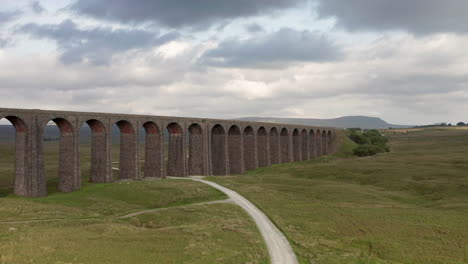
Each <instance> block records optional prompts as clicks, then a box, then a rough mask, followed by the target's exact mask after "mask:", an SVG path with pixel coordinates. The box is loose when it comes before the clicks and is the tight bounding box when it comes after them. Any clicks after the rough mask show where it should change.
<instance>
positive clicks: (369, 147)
mask: <svg viewBox="0 0 468 264" xmlns="http://www.w3.org/2000/svg"><path fill="white" fill-rule="evenodd" d="M349 138H350V139H351V140H352V141H354V142H356V144H358V146H357V147H356V148H355V149H354V150H353V153H354V155H356V156H359V157H366V156H373V155H376V154H378V153H383V152H389V151H390V147H389V146H388V145H387V143H388V138H387V137H386V136H385V135H382V134H381V133H380V132H379V131H378V130H376V129H372V130H365V131H364V132H362V131H360V130H350V132H349Z"/></svg>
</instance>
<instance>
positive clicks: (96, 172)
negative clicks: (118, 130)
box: [80, 119, 112, 183]
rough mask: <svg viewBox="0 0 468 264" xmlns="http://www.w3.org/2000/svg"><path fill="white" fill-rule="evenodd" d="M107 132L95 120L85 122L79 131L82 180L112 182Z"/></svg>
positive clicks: (100, 123)
mask: <svg viewBox="0 0 468 264" xmlns="http://www.w3.org/2000/svg"><path fill="white" fill-rule="evenodd" d="M108 144H109V143H108V142H107V131H106V127H105V126H104V124H103V123H102V122H101V121H99V120H96V119H90V120H87V121H86V122H85V123H84V124H83V125H82V127H81V129H80V161H81V175H82V178H85V179H89V181H90V182H94V183H106V182H112V174H111V172H110V171H109V169H110V168H109V164H108V162H109V159H110V157H109V152H108V151H109V150H108Z"/></svg>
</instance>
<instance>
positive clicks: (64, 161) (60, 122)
mask: <svg viewBox="0 0 468 264" xmlns="http://www.w3.org/2000/svg"><path fill="white" fill-rule="evenodd" d="M50 121H52V122H53V123H55V124H56V125H57V127H58V129H59V131H60V143H59V161H58V184H57V189H58V190H59V191H60V192H73V191H76V190H78V189H80V188H81V176H80V168H79V161H78V159H79V158H78V137H77V135H76V133H75V129H74V127H73V125H72V123H71V122H70V121H68V120H67V119H65V118H62V117H56V118H52V119H51V120H50ZM50 121H48V122H46V123H45V127H43V129H46V128H47V124H48V123H50ZM41 143H42V141H41ZM39 151H40V152H41V156H42V157H44V154H43V153H44V149H43V145H42V144H41V147H40V148H39ZM40 163H41V164H40V165H39V167H40V168H41V172H40V173H41V174H43V175H44V176H41V177H43V178H44V179H47V175H46V173H45V164H44V159H41V160H40Z"/></svg>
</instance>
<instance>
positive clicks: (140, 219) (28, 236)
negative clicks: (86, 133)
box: [0, 142, 268, 264]
mask: <svg viewBox="0 0 468 264" xmlns="http://www.w3.org/2000/svg"><path fill="white" fill-rule="evenodd" d="M113 149H118V148H116V147H114V148H113ZM81 152H82V155H81V165H82V174H83V188H82V189H81V190H79V191H77V192H73V193H60V192H58V191H57V190H56V184H57V165H58V164H57V160H58V145H57V142H46V143H45V157H46V159H45V160H46V175H47V189H48V193H49V196H48V197H43V198H24V197H17V196H14V195H13V194H12V191H13V190H12V186H11V185H12V184H13V170H14V165H13V161H14V149H13V145H12V144H7V143H3V144H0V153H1V154H2V155H1V156H0V175H1V176H0V263H1V264H12V263H15V264H16V263H20V264H22V263H44V264H46V263H47V264H49V263H99V264H101V263H112V264H114V263H162V264H167V263H177V264H178V263H200V264H206V263H233V264H237V263H268V254H267V250H266V247H265V245H264V242H263V240H262V238H261V236H260V234H259V232H258V231H257V228H256V226H255V224H254V223H253V221H251V219H250V217H249V216H248V215H247V214H246V213H245V212H244V211H243V210H242V209H240V207H238V206H236V205H233V204H207V205H196V204H197V203H203V202H207V201H215V200H224V199H227V196H225V195H224V194H223V193H221V192H219V191H217V190H215V189H213V188H211V187H209V186H207V185H204V184H201V183H198V182H192V181H178V180H156V181H133V182H116V183H112V184H91V183H89V182H88V180H89V153H90V148H89V145H82V146H81ZM113 156H114V160H118V152H117V154H116V153H113ZM116 167H118V164H117V165H116ZM158 208H161V210H160V211H152V212H148V213H145V214H141V215H138V216H135V217H130V218H128V219H120V218H118V217H120V216H124V215H126V214H129V213H134V212H140V211H145V210H149V209H158ZM23 221H26V222H23ZM28 221H29V222H28Z"/></svg>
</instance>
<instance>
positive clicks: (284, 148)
mask: <svg viewBox="0 0 468 264" xmlns="http://www.w3.org/2000/svg"><path fill="white" fill-rule="evenodd" d="M280 147H281V163H287V162H290V161H291V160H290V157H289V132H288V129H287V128H283V129H282V130H281V134H280Z"/></svg>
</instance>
